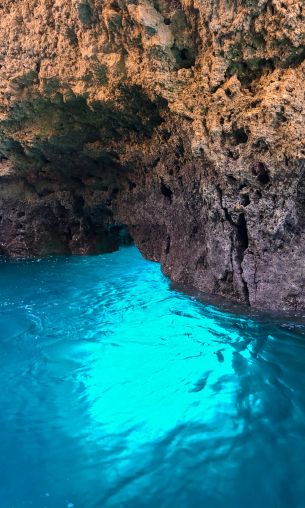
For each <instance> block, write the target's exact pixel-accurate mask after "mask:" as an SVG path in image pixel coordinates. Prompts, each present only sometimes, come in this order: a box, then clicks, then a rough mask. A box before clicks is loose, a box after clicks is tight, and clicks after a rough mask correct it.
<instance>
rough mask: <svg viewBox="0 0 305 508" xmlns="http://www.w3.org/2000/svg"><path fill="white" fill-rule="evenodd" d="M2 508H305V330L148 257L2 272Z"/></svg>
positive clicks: (60, 260) (130, 253)
mask: <svg viewBox="0 0 305 508" xmlns="http://www.w3.org/2000/svg"><path fill="white" fill-rule="evenodd" d="M0 325H1V328H0V330H1V331H0V333H1V336H0V338H1V340H0V380H1V384H2V390H1V394H0V402H1V406H0V409H1V411H0V420H1V421H0V423H1V427H0V451H1V453H0V465H1V474H2V482H1V483H0V499H1V503H0V505H1V508H13V507H15V508H22V507H31V508H44V507H46V508H60V507H63V508H65V507H66V508H67V507H69V506H70V507H71V506H73V507H74V508H111V507H113V508H117V507H124V508H125V507H126V508H142V507H143V508H155V507H156V506H158V507H159V508H173V507H177V508H199V507H206V508H224V507H225V508H231V507H232V508H233V507H234V508H236V507H241V508H243V507H244V506H247V508H252V507H253V508H254V507H260V508H265V507H266V508H267V507H268V508H269V507H270V508H286V507H287V508H288V507H289V508H290V507H293V508H303V507H304V506H305V502H304V499H305V483H304V475H303V470H304V462H305V391H304V372H305V340H304V334H305V327H304V325H303V324H302V323H301V322H298V321H297V320H296V319H294V318H288V317H287V319H286V317H283V316H282V317H273V316H270V315H269V316H268V315H255V316H252V315H248V316H247V315H245V314H238V313H237V311H236V309H235V311H234V312H229V311H228V310H227V311H225V310H221V309H220V308H216V307H214V306H213V305H210V304H209V305H204V304H203V303H200V302H199V301H198V300H196V299H195V298H192V297H188V296H186V295H184V294H183V293H181V292H177V291H175V290H174V289H172V288H171V286H170V284H169V282H168V280H167V279H166V278H165V277H164V276H163V275H162V274H161V272H160V268H159V266H158V265H157V264H154V263H150V262H147V261H144V260H143V258H142V257H141V256H140V254H139V253H138V251H137V250H136V249H135V248H127V249H123V250H122V251H119V252H117V253H114V254H111V255H103V256H95V257H83V258H82V257H67V258H65V257H54V258H46V259H42V260H38V261H35V260H30V261H26V260H24V261H11V262H7V261H5V260H2V262H0Z"/></svg>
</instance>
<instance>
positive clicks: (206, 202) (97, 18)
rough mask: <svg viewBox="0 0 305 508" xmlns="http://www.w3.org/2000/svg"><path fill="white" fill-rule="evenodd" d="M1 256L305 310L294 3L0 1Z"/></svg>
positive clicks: (304, 42) (304, 47) (298, 33)
mask: <svg viewBox="0 0 305 508" xmlns="http://www.w3.org/2000/svg"><path fill="white" fill-rule="evenodd" d="M0 14H1V15H0V33H1V42H0V105H1V110H0V157H1V162H0V216H1V219H0V220H1V222H0V249H1V252H2V253H4V254H8V255H13V256H23V255H40V254H46V253H62V252H72V253H86V252H98V251H105V250H111V249H115V248H116V247H117V245H118V243H119V242H120V241H121V239H122V238H126V234H125V229H124V227H125V226H127V227H128V229H129V232H130V234H131V235H132V237H133V238H134V240H135V242H136V244H137V245H138V246H139V247H140V249H141V250H142V252H143V253H144V254H145V256H147V257H148V258H150V259H154V260H156V261H160V262H161V264H162V267H163V270H164V272H165V273H166V274H167V275H169V276H170V277H171V278H172V280H174V281H176V282H179V283H183V284H187V285H189V286H191V287H195V288H197V289H200V290H203V291H207V292H210V293H214V294H219V295H223V296H226V297H229V298H234V299H235V300H239V301H242V302H244V303H247V304H250V305H252V306H256V307H263V308H293V309H304V308H305V278H304V273H303V272H304V269H305V266H304V261H305V255H304V251H305V230H304V225H305V163H304V160H305V147H304V120H305V118H304V116H305V115H304V104H305V99H304V77H305V76H304V74H305V64H304V60H305V28H304V27H305V23H304V21H305V19H304V18H305V4H304V1H303V0H302V1H297V0H281V1H280V0H155V1H153V0H117V1H110V0H67V1H65V2H63V1H62V0H52V1H51V0H46V1H43V2H42V1H41V0H31V2H30V1H28V0H18V2H16V1H14V0H4V1H3V2H2V3H1V5H0Z"/></svg>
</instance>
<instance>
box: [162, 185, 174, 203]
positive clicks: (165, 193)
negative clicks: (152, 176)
mask: <svg viewBox="0 0 305 508" xmlns="http://www.w3.org/2000/svg"><path fill="white" fill-rule="evenodd" d="M160 190H161V193H162V194H163V196H165V197H166V198H167V199H169V200H170V201H172V197H173V191H172V190H171V189H170V187H168V186H167V185H165V183H164V182H163V181H161V187H160Z"/></svg>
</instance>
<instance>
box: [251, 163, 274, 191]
mask: <svg viewBox="0 0 305 508" xmlns="http://www.w3.org/2000/svg"><path fill="white" fill-rule="evenodd" d="M252 174H253V175H255V176H256V177H257V179H258V181H259V182H260V183H261V184H262V185H266V184H267V183H269V181H270V176H269V171H268V169H267V166H266V164H264V163H263V162H258V163H257V164H255V165H254V166H253V167H252Z"/></svg>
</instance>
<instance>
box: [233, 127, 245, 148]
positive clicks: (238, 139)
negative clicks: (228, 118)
mask: <svg viewBox="0 0 305 508" xmlns="http://www.w3.org/2000/svg"><path fill="white" fill-rule="evenodd" d="M233 136H234V139H235V143H236V144H237V145H240V144H245V143H247V141H248V134H247V133H246V131H245V129H244V128H243V127H240V128H235V129H233Z"/></svg>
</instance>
